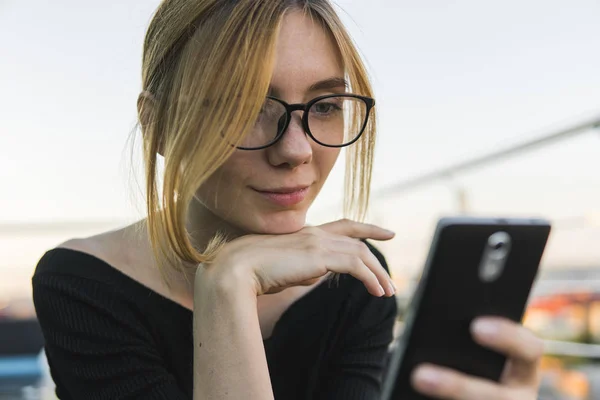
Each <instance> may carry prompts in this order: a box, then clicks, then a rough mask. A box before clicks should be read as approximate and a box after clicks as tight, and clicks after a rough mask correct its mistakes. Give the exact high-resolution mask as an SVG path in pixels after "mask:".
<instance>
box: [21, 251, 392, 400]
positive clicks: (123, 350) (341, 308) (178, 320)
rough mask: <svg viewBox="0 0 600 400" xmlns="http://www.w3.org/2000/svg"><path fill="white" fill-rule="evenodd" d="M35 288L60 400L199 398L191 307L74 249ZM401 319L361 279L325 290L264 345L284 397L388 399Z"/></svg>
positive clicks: (38, 275) (294, 311) (43, 265)
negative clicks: (386, 371) (389, 360)
mask: <svg viewBox="0 0 600 400" xmlns="http://www.w3.org/2000/svg"><path fill="white" fill-rule="evenodd" d="M372 251H373V252H374V254H375V255H376V256H377V258H379V260H380V261H381V262H382V264H383V265H385V261H384V260H383V256H382V255H381V254H380V253H379V252H378V251H377V250H375V249H374V248H372ZM386 268H387V266H386ZM32 282H33V297H34V302H35V307H36V311H37V316H38V319H39V322H40V324H41V327H42V331H43V333H44V338H45V342H46V343H45V349H46V355H47V358H48V362H49V365H50V371H51V373H52V378H53V379H54V382H55V383H56V394H57V396H58V397H59V398H60V399H64V400H69V399H86V400H88V399H89V400H94V399H106V400H108V399H110V400H117V399H145V400H152V399H164V400H183V399H189V400H191V399H192V397H193V396H192V386H193V384H192V379H193V374H192V365H193V360H192V355H193V337H192V315H193V314H192V312H191V311H190V310H188V309H186V308H184V307H182V306H180V305H179V304H177V303H175V302H173V301H171V300H169V299H167V298H165V297H163V296H161V295H159V294H157V293H156V292H154V291H152V290H150V289H149V288H147V287H145V286H143V285H142V284H140V283H139V282H137V281H135V280H133V279H132V278H130V277H128V276H126V275H125V274H123V273H121V272H120V271H118V270H117V269H115V268H113V267H111V266H110V265H108V264H106V263H105V262H104V261H101V260H100V259H98V258H95V257H93V256H91V255H89V254H86V253H81V252H77V251H74V250H68V249H60V248H59V249H53V250H50V251H49V252H47V253H46V254H45V255H44V256H43V257H42V259H41V260H40V262H39V264H38V266H37V269H36V272H35V274H34V276H33V280H32ZM395 316H396V303H395V300H394V299H393V298H376V297H373V296H371V295H370V294H368V293H367V291H366V289H365V288H364V286H363V284H362V283H361V282H359V281H358V280H356V279H354V278H353V277H351V276H348V275H344V276H342V277H341V278H340V281H339V284H334V283H331V282H324V283H321V284H319V286H318V287H316V288H315V289H314V290H312V291H310V292H308V294H306V295H305V296H304V297H302V298H300V299H298V300H297V301H296V302H295V303H293V304H292V305H291V307H290V308H289V309H288V310H286V311H285V313H284V314H283V315H282V316H281V319H280V320H279V321H278V322H277V324H276V325H275V327H274V330H273V333H272V336H271V337H270V338H269V339H267V340H265V341H264V346H265V351H266V355H267V361H268V365H269V372H270V376H271V383H272V386H273V391H274V393H275V398H276V399H277V400H294V399H344V400H353V399H357V400H358V399H361V400H363V399H377V398H379V396H380V391H381V388H380V386H381V378H382V372H383V368H384V365H385V361H386V354H387V346H388V344H389V343H390V341H391V340H392V329H393V324H394V320H395Z"/></svg>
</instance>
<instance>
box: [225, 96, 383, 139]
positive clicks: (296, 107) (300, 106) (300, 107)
mask: <svg viewBox="0 0 600 400" xmlns="http://www.w3.org/2000/svg"><path fill="white" fill-rule="evenodd" d="M331 97H349V98H354V99H359V100H362V101H363V102H364V103H365V105H366V106H367V110H366V113H365V122H364V123H363V126H362V127H361V128H360V132H359V133H358V135H356V137H355V138H354V139H352V141H350V142H348V143H344V144H335V145H332V144H325V143H322V142H320V141H319V140H317V138H315V137H314V136H313V134H312V133H311V131H310V128H309V126H308V111H309V110H310V108H311V107H312V106H313V105H314V104H315V103H317V102H319V101H321V100H324V99H328V98H331ZM267 98H268V99H271V100H274V101H277V102H278V103H280V104H282V105H283V106H284V107H285V111H286V114H285V123H284V125H283V129H281V132H278V133H277V136H275V138H274V139H273V140H272V141H271V142H269V143H268V144H266V145H264V146H260V147H243V146H237V147H236V148H237V149H239V150H262V149H266V148H267V147H270V146H273V145H274V144H275V143H277V142H278V141H279V140H281V138H282V137H283V135H285V132H286V131H287V128H288V126H289V125H290V121H291V120H292V113H293V112H294V111H303V112H304V114H303V115H302V128H303V129H304V132H305V133H306V134H307V135H308V136H310V138H311V139H312V140H314V141H315V142H317V143H318V144H320V145H321V146H325V147H338V148H339V147H346V146H350V145H351V144H352V143H354V142H356V141H357V140H358V139H359V138H360V137H361V136H362V134H363V132H364V131H365V128H366V127H367V123H368V122H369V114H371V109H372V108H373V107H374V106H375V99H373V98H371V97H366V96H361V95H358V94H350V93H340V94H327V95H324V96H319V97H315V98H314V99H312V100H311V101H309V102H308V103H296V104H288V103H286V102H285V101H283V100H281V99H278V98H277V97H273V96H267Z"/></svg>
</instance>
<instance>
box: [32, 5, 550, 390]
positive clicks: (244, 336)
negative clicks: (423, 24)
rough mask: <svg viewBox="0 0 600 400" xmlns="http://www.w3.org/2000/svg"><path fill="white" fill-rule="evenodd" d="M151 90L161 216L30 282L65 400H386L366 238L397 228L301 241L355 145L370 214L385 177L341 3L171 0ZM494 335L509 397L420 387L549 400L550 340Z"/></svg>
mask: <svg viewBox="0 0 600 400" xmlns="http://www.w3.org/2000/svg"><path fill="white" fill-rule="evenodd" d="M142 80H143V92H142V93H141V95H140V97H139V100H138V109H139V118H140V123H141V128H142V133H143V141H144V151H145V161H146V163H145V165H146V178H147V204H148V216H147V219H145V220H144V221H141V222H139V223H136V224H134V225H131V226H128V227H125V228H123V229H120V230H117V231H111V232H106V233H104V234H100V235H97V236H93V237H90V238H85V239H73V240H70V241H68V242H66V243H63V244H62V245H60V246H59V247H58V248H56V249H53V250H50V251H49V252H48V253H46V254H45V255H44V256H43V257H42V259H41V260H40V263H39V264H38V267H37V270H36V273H35V275H34V277H33V288H34V300H35V304H36V309H37V312H38V318H39V321H40V323H41V325H42V329H43V332H44V336H45V339H46V353H47V356H48V361H49V364H50V368H51V372H52V376H53V378H54V381H55V383H56V386H57V388H56V392H57V394H58V396H59V397H60V398H61V399H84V398H85V399H191V398H194V399H260V400H262V399H269V398H277V399H286V400H287V399H318V398H322V399H338V398H339V399H376V398H378V397H379V394H380V384H381V377H382V374H383V369H384V365H385V356H386V353H387V347H388V345H389V343H390V341H391V340H392V328H393V324H394V320H395V316H396V308H395V307H396V306H395V301H394V297H393V295H394V292H395V288H394V287H393V284H392V281H391V279H390V277H389V275H388V272H387V266H386V265H385V261H384V259H383V257H382V255H381V254H380V253H379V252H378V251H377V250H376V249H375V248H374V247H372V246H371V245H370V244H368V243H367V242H366V241H365V239H374V240H388V239H391V238H392V237H393V233H391V232H388V231H386V230H384V229H381V228H379V227H376V226H372V225H366V224H362V223H358V222H352V221H350V220H342V221H335V222H332V223H329V224H325V225H322V226H319V227H306V226H305V217H306V213H307V210H308V207H309V206H310V205H311V203H312V202H313V200H314V199H315V197H316V196H317V194H318V193H319V190H320V189H321V187H322V185H323V183H324V182H325V179H326V178H327V176H328V174H329V172H330V171H331V168H332V167H333V165H334V163H335V161H336V159H337V157H338V154H339V151H340V148H342V147H344V146H349V147H348V165H349V168H348V171H347V180H346V191H347V193H346V200H347V205H348V207H347V209H348V210H349V211H352V212H354V215H355V216H356V217H357V218H359V219H360V218H361V217H362V216H363V215H364V211H365V208H366V205H367V201H368V193H369V182H370V176H371V175H370V173H371V163H372V157H373V146H374V138H375V115H374V109H373V106H374V100H373V99H372V95H371V89H370V85H369V82H368V79H367V77H366V73H365V69H364V67H363V64H362V62H361V60H360V57H359V56H358V53H357V51H356V50H355V48H354V46H353V44H352V42H351V40H350V38H349V37H348V34H347V33H346V31H345V30H344V28H343V26H342V25H341V23H340V21H339V19H338V17H337V16H336V14H335V12H334V10H333V9H332V7H331V5H330V3H329V2H328V1H327V0H252V1H250V0H241V1H225V0H221V1H219V0H212V1H209V0H166V1H163V2H162V3H161V5H160V7H159V8H158V10H157V12H156V14H155V16H154V18H153V20H152V22H151V23H150V26H149V28H148V32H147V35H146V39H145V43H144V55H143V77H142ZM159 155H160V156H162V157H164V164H165V166H164V173H163V174H162V176H160V177H159V176H158V170H157V163H158V156H159ZM359 239H361V240H359ZM332 276H335V277H337V279H334V280H331V279H329V278H331V277H332ZM479 322H481V323H482V324H481V325H476V327H479V328H481V330H480V331H477V332H478V334H477V335H476V337H477V340H479V341H480V342H481V343H482V344H484V345H487V346H489V347H492V348H495V349H497V350H499V351H501V352H504V353H506V354H507V355H508V356H509V357H510V358H511V361H510V364H509V365H510V366H509V368H508V369H507V373H506V375H505V378H504V381H503V382H502V384H494V383H488V382H483V381H481V380H478V379H475V378H473V377H467V376H462V375H460V374H458V373H456V372H452V371H444V370H441V369H438V368H435V367H433V366H423V367H422V368H421V369H419V370H417V371H416V372H415V375H414V382H413V383H414V385H415V386H416V387H417V388H418V389H419V390H420V391H422V392H423V393H429V394H433V395H435V396H437V397H439V398H447V399H461V400H462V399H464V400H469V399H478V400H479V399H481V398H488V399H489V400H492V399H508V398H510V399H512V400H527V399H534V398H535V392H536V388H537V385H538V372H537V367H536V365H537V362H538V359H539V357H540V354H541V351H540V348H541V346H540V343H539V340H538V339H536V338H535V337H533V336H532V335H531V334H530V333H528V332H527V331H525V330H524V329H523V328H521V327H520V326H518V325H516V324H513V323H509V322H506V321H497V320H493V319H488V320H482V321H479Z"/></svg>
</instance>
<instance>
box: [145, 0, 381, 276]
mask: <svg viewBox="0 0 600 400" xmlns="http://www.w3.org/2000/svg"><path fill="white" fill-rule="evenodd" d="M293 9H297V10H302V11H303V12H304V13H305V14H306V15H308V16H309V17H311V18H313V20H315V21H318V22H319V24H320V25H321V26H322V27H323V28H324V29H325V30H326V31H328V32H329V33H330V34H331V36H332V37H333V39H334V41H335V43H336V44H337V46H338V48H339V50H340V54H341V57H342V61H343V64H344V68H345V73H346V76H347V78H348V81H349V84H350V89H351V90H352V91H353V92H354V93H359V94H362V95H365V96H370V97H372V89H371V85H370V83H369V79H368V76H367V72H366V69H365V67H364V64H363V62H362V60H361V57H360V55H359V53H358V51H357V49H356V47H355V46H354V44H353V42H352V40H351V38H350V36H349V35H348V33H347V31H346V30H345V28H344V26H343V25H342V23H341V21H340V19H339V17H338V16H337V14H336V12H335V10H334V9H333V7H332V5H331V4H330V2H329V1H328V0H238V1H226V0H164V1H163V2H162V3H161V4H160V6H159V7H158V9H157V11H156V13H155V15H154V17H153V18H152V21H151V22H150V25H149V27H148V30H147V33H146V37H145V41H144V51H143V60H142V64H143V66H142V89H143V90H144V91H146V92H149V93H151V94H152V97H153V99H154V100H153V102H151V103H150V102H148V101H143V102H141V103H140V110H139V113H140V116H142V115H146V116H149V117H148V118H144V120H146V121H150V122H149V123H148V122H147V123H143V124H142V129H143V137H144V139H143V141H144V149H143V150H144V163H145V170H146V203H147V213H148V232H149V236H150V240H151V242H152V246H153V249H154V252H155V254H156V256H157V257H158V258H159V259H160V260H161V262H159V265H164V264H166V265H170V266H173V267H174V268H176V269H183V268H185V267H184V266H182V265H191V266H194V265H198V264H200V263H207V262H210V260H211V259H212V258H213V257H214V254H215V251H216V250H217V249H218V247H219V245H220V244H222V242H223V238H220V237H217V238H215V240H213V241H212V243H211V245H209V247H208V248H206V249H196V248H194V246H193V245H192V241H191V240H190V237H189V233H188V232H187V230H186V216H187V212H188V207H189V204H190V202H191V201H192V200H193V197H194V194H195V193H196V191H197V189H198V188H199V187H200V186H201V185H202V184H203V183H204V182H205V181H206V180H207V178H208V177H209V176H211V174H213V173H214V172H215V171H217V169H218V168H219V167H220V166H221V165H223V163H224V162H225V161H226V160H227V158H228V157H229V156H230V155H231V154H232V153H233V152H234V151H235V148H234V147H233V146H231V144H232V143H233V144H237V143H240V142H241V139H242V138H243V135H244V133H245V132H248V131H249V130H250V128H251V127H252V125H253V121H255V120H256V117H257V116H258V113H259V111H260V107H261V104H262V103H263V101H264V98H265V96H266V95H267V91H268V86H269V83H270V79H271V74H272V70H273V60H274V49H275V42H276V39H277V35H278V32H279V26H280V23H281V21H282V18H283V16H284V15H285V13H286V12H288V11H291V10H293ZM371 112H372V113H373V114H371V116H370V118H369V121H370V122H369V124H368V126H367V127H366V129H365V132H364V133H363V136H362V137H361V139H360V140H359V141H358V142H356V143H355V144H353V145H352V146H351V147H350V148H349V149H348V151H347V152H346V177H345V199H344V213H345V215H346V216H347V217H349V218H354V219H357V220H362V219H364V216H365V213H366V209H367V205H368V201H369V186H370V181H371V170H372V161H373V151H374V141H375V115H374V110H372V111H371ZM159 154H162V155H163V156H164V175H163V176H162V179H160V177H159V176H158V174H159V171H158V155H159ZM163 272H164V271H163Z"/></svg>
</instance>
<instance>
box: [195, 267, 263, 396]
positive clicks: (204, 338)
mask: <svg viewBox="0 0 600 400" xmlns="http://www.w3.org/2000/svg"><path fill="white" fill-rule="evenodd" d="M209 399H210V400H213V399H219V400H226V399H236V400H238V399H249V400H269V399H273V392H272V389H271V381H270V378H269V370H268V366H267V360H266V356H265V351H264V346H263V342H262V335H261V331H260V325H259V322H258V314H257V308H256V295H255V294H253V293H252V291H251V290H249V288H248V287H247V285H238V284H237V283H236V282H235V281H234V280H233V279H232V280H231V281H228V282H225V283H218V284H215V283H213V284H211V283H206V282H203V281H202V280H201V279H198V280H197V281H196V286H195V295H194V400H209Z"/></svg>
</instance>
